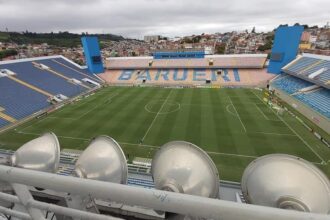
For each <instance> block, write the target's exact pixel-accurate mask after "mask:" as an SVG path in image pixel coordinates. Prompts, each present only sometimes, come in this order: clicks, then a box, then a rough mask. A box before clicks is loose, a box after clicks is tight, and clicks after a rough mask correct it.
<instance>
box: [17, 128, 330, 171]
mask: <svg viewBox="0 0 330 220" xmlns="http://www.w3.org/2000/svg"><path fill="white" fill-rule="evenodd" d="M16 133H19V134H25V135H33V136H40V135H41V134H38V133H31V132H22V131H17V132H16ZM57 137H59V138H64V139H72V140H83V141H89V140H91V139H86V138H77V137H69V136H61V135H57ZM118 143H119V144H122V145H131V146H139V147H146V148H153V149H159V148H160V147H159V146H154V145H147V144H132V143H126V142H118ZM206 152H207V153H208V154H215V155H224V156H231V157H245V158H254V159H256V158H258V157H257V156H250V155H243V154H230V153H221V152H213V151H206ZM312 163H314V164H317V165H321V166H326V164H327V162H322V163H317V162H312Z"/></svg>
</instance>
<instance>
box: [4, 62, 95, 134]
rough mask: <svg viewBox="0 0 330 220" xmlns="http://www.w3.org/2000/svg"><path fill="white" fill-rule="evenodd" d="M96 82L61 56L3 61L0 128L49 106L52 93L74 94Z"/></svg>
mask: <svg viewBox="0 0 330 220" xmlns="http://www.w3.org/2000/svg"><path fill="white" fill-rule="evenodd" d="M85 79H87V80H85ZM88 82H93V83H88ZM99 83H100V81H99V80H98V78H97V77H96V76H93V75H91V74H89V75H88V71H87V70H86V69H83V68H81V67H79V66H78V65H76V64H74V63H73V62H71V61H70V60H68V59H66V58H64V57H62V56H52V57H38V58H32V59H22V60H12V61H2V62H0V88H1V95H0V128H1V127H4V126H6V125H9V124H10V123H13V122H16V120H20V119H23V118H25V117H28V116H30V115H32V114H33V113H36V112H38V111H40V110H42V109H45V108H47V107H50V105H51V104H50V103H49V101H48V100H49V99H50V98H52V97H54V96H60V97H69V98H70V97H74V96H77V95H79V94H81V93H83V92H85V91H88V90H90V89H91V88H92V87H96V86H97V85H99Z"/></svg>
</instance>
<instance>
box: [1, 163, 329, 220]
mask: <svg viewBox="0 0 330 220" xmlns="http://www.w3.org/2000/svg"><path fill="white" fill-rule="evenodd" d="M0 181H3V182H7V183H9V184H10V185H11V186H12V187H13V189H14V191H15V193H16V196H14V195H9V194H6V193H0V200H3V201H7V202H12V203H18V204H22V205H23V206H24V207H25V209H26V210H27V211H28V213H29V214H27V213H22V212H18V211H15V210H11V209H7V208H5V207H0V212H1V213H3V214H6V215H10V216H14V217H18V218H20V219H44V218H40V216H39V215H40V213H41V212H42V211H51V212H54V213H57V214H62V215H65V216H71V217H74V218H79V219H118V218H114V217H110V216H105V215H100V214H97V213H91V212H87V211H84V210H78V209H72V208H68V207H62V206H58V205H54V204H49V203H45V202H40V201H36V200H34V199H33V197H32V196H31V194H30V193H29V191H28V190H27V186H34V187H40V188H43V189H49V190H54V191H57V192H67V193H70V194H73V195H79V196H81V197H91V198H97V199H103V200H108V201H109V200H111V201H114V202H118V203H122V204H127V205H136V206H143V207H148V208H150V209H153V210H160V211H164V212H171V213H177V214H181V215H188V216H194V217H202V218H206V219H219V220H220V219H221V220H243V219H244V220H245V219H253V220H265V219H267V220H329V219H330V217H329V215H321V214H313V213H304V212H297V211H292V210H283V209H276V208H270V207H263V206H256V205H248V204H241V203H235V202H229V201H224V200H218V199H209V198H204V197H198V196H193V195H186V194H180V193H173V192H167V191H160V190H156V189H145V188H138V187H133V186H127V185H121V184H115V183H109V182H101V181H96V180H90V179H81V178H76V177H70V176H61V175H56V174H51V173H44V172H39V171H33V170H27V169H22V168H15V167H10V166H4V165H0ZM38 213H39V214H38ZM35 216H36V217H35ZM38 216H39V217H38Z"/></svg>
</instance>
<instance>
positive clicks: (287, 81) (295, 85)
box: [273, 75, 313, 95]
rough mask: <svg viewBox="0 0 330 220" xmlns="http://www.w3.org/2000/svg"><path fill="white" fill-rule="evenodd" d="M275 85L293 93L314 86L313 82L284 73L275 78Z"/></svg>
mask: <svg viewBox="0 0 330 220" xmlns="http://www.w3.org/2000/svg"><path fill="white" fill-rule="evenodd" d="M273 85H274V86H276V87H278V88H280V89H281V90H283V91H285V92H286V93H288V94H290V95H291V94H293V93H295V92H298V91H299V90H300V89H303V88H306V87H309V86H312V85H313V84H312V83H309V82H306V81H304V80H302V79H299V78H296V77H292V76H290V75H283V76H282V77H280V78H279V79H277V80H275V81H274V84H273Z"/></svg>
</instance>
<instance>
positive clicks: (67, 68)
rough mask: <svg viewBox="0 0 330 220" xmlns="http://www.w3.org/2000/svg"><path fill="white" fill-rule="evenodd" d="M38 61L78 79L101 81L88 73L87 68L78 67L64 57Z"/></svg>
mask: <svg viewBox="0 0 330 220" xmlns="http://www.w3.org/2000/svg"><path fill="white" fill-rule="evenodd" d="M38 63H42V64H45V65H46V66H48V67H50V68H52V69H56V70H57V71H58V72H60V73H61V74H64V75H65V76H67V77H69V78H75V79H77V80H82V79H84V78H89V79H91V80H93V81H96V82H98V81H99V80H98V79H97V78H96V77H95V76H94V75H92V74H90V73H88V71H87V70H86V69H79V68H78V67H76V66H75V65H73V64H72V63H70V62H68V61H66V60H64V59H63V58H54V59H45V60H40V61H38Z"/></svg>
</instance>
